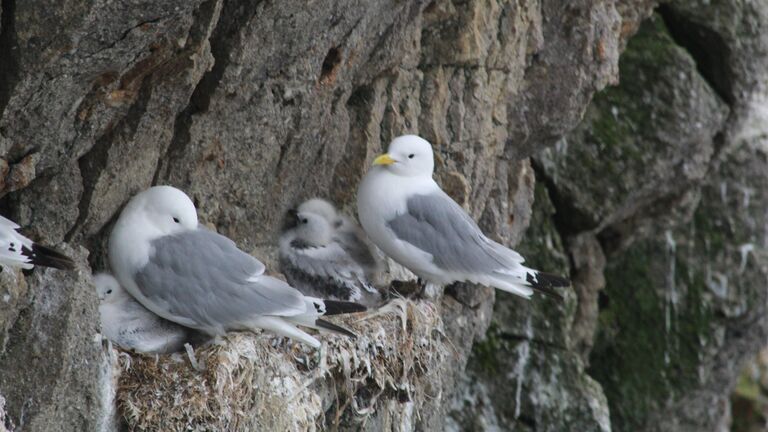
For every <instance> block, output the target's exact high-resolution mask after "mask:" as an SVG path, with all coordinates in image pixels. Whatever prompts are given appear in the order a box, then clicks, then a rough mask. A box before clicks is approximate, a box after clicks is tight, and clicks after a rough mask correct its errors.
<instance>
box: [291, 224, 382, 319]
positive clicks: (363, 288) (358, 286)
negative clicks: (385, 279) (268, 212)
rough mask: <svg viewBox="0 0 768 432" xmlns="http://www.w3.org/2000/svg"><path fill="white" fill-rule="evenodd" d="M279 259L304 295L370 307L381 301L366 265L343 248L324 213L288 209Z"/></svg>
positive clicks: (293, 284) (292, 283)
mask: <svg viewBox="0 0 768 432" xmlns="http://www.w3.org/2000/svg"><path fill="white" fill-rule="evenodd" d="M279 258H280V269H281V271H282V273H283V274H284V275H285V277H286V279H287V280H288V283H289V284H291V285H292V286H293V287H294V288H296V289H298V290H299V291H301V292H302V293H303V294H304V295H307V296H313V297H321V298H330V299H333V300H342V301H351V302H356V303H360V304H363V305H365V306H369V307H375V306H378V305H379V304H380V303H381V294H380V293H379V291H378V290H377V289H376V287H375V286H374V285H373V284H372V283H371V281H370V279H369V278H368V276H367V274H366V269H365V267H364V266H363V265H361V264H360V262H359V259H358V257H356V256H354V255H353V254H351V253H350V251H348V250H347V249H346V248H345V247H344V245H343V243H342V241H341V238H340V237H339V235H338V234H337V232H336V230H335V229H334V228H333V226H332V225H331V223H330V222H329V221H328V220H327V219H326V218H325V217H324V216H321V215H319V214H317V213H313V212H309V211H295V210H289V211H288V214H287V215H286V220H285V224H284V227H283V234H282V235H281V236H280V246H279Z"/></svg>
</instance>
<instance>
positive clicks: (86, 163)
mask: <svg viewBox="0 0 768 432" xmlns="http://www.w3.org/2000/svg"><path fill="white" fill-rule="evenodd" d="M151 81H152V76H151V75H150V76H148V77H145V78H144V81H143V82H142V84H141V88H140V90H139V95H138V97H137V98H136V101H134V103H133V104H132V105H131V107H130V108H129V109H128V112H127V113H126V115H125V117H124V118H123V119H122V120H121V121H120V123H118V124H117V125H116V126H115V127H114V128H112V129H110V130H109V131H108V132H107V133H105V134H104V135H102V136H101V137H99V138H98V139H97V140H96V143H95V144H94V145H93V147H92V148H91V149H90V150H89V151H88V153H86V154H84V155H83V156H82V157H81V158H80V159H79V160H78V165H79V166H80V173H81V175H82V179H83V195H82V197H81V198H80V203H79V204H78V210H79V213H78V216H77V221H76V222H75V224H74V226H73V227H72V229H71V230H70V231H69V232H68V233H67V234H66V236H65V237H64V238H65V241H67V242H69V241H71V240H72V238H73V237H74V236H75V235H76V234H77V233H78V232H79V230H80V227H81V226H82V225H83V223H84V222H85V220H86V219H87V218H88V213H89V212H88V209H89V207H90V205H91V199H92V198H93V193H94V191H95V189H96V183H97V182H98V180H99V178H100V177H101V173H102V171H103V170H104V169H105V167H106V166H107V163H108V161H109V151H110V149H111V148H112V145H113V144H114V142H115V140H116V139H118V136H120V135H125V136H128V137H131V136H133V135H134V134H135V133H136V129H137V128H138V126H139V122H140V121H141V118H142V116H143V115H144V113H145V112H146V110H147V104H148V103H149V99H150V98H151V97H152V85H151ZM126 141H130V139H126ZM89 246H90V245H89ZM89 249H92V248H89ZM91 258H93V257H91Z"/></svg>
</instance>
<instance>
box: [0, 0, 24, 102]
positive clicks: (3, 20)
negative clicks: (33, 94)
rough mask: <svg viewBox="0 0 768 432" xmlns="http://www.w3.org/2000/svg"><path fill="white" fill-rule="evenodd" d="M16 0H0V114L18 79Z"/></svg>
mask: <svg viewBox="0 0 768 432" xmlns="http://www.w3.org/2000/svg"><path fill="white" fill-rule="evenodd" d="M15 13H16V0H2V15H1V16H0V115H2V114H3V112H4V111H5V107H6V106H7V105H8V101H9V100H10V99H11V93H12V92H13V88H14V87H15V86H16V83H17V82H18V80H19V59H18V58H17V55H18V53H19V51H18V45H17V41H16V23H15Z"/></svg>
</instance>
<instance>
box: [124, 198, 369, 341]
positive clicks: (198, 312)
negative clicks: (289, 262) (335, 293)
mask: <svg viewBox="0 0 768 432" xmlns="http://www.w3.org/2000/svg"><path fill="white" fill-rule="evenodd" d="M109 260H110V264H111V266H112V270H113V272H114V274H115V277H116V278H117V280H118V281H119V282H120V284H121V285H122V286H123V287H124V288H125V289H126V290H127V291H128V292H129V293H130V294H131V295H132V296H133V297H134V298H135V299H136V300H138V301H139V303H141V304H142V305H144V306H145V307H146V308H147V309H149V310H150V311H152V312H154V313H155V314H157V315H159V316H161V317H163V318H165V319H167V320H169V321H173V322H175V323H178V324H181V325H183V326H186V327H191V328H194V329H198V330H201V331H203V332H205V333H207V334H210V335H222V334H224V333H226V332H227V331H230V330H254V329H257V328H261V329H265V330H269V331H272V332H274V333H277V334H279V335H282V336H288V337H291V338H294V339H298V340H300V341H302V342H304V343H306V344H308V345H311V346H313V347H315V348H317V347H319V346H320V341H318V340H317V339H315V338H314V337H312V336H310V335H309V334H307V333H305V332H303V331H302V330H300V329H298V328H297V327H296V325H297V324H298V325H302V326H305V327H311V328H315V329H320V330H328V331H332V332H336V333H341V334H345V335H347V336H354V334H352V333H351V332H350V331H349V330H346V329H344V328H342V327H339V326H337V325H334V324H332V323H330V322H327V321H324V320H322V319H320V316H322V315H333V314H339V313H351V312H361V311H363V310H365V307H364V306H361V305H358V304H355V303H348V302H336V301H330V300H327V301H326V300H321V299H316V298H312V297H306V296H304V295H302V294H301V293H300V292H299V291H297V290H296V289H295V288H293V287H291V286H290V285H288V284H287V283H285V282H283V281H281V280H279V279H276V278H273V277H270V276H267V275H265V274H264V270H265V268H264V264H262V263H261V262H260V261H258V260H257V259H256V258H254V257H252V256H251V255H249V254H247V253H245V252H243V251H241V250H240V249H238V248H237V246H236V245H235V243H234V242H233V241H232V240H230V239H229V238H227V237H224V236H222V235H220V234H217V233H215V232H212V231H209V230H207V229H205V228H202V227H199V226H198V223H197V211H196V210H195V206H194V204H193V203H192V201H191V200H190V199H189V197H188V196H187V195H186V194H184V192H182V191H180V190H178V189H176V188H173V187H170V186H156V187H152V188H150V189H148V190H146V191H144V192H142V193H140V194H138V195H136V196H135V197H133V199H131V201H130V202H129V203H128V204H127V205H126V207H125V209H123V212H122V213H121V214H120V217H119V218H118V220H117V223H116V224H115V227H114V228H113V230H112V234H111V236H110V239H109Z"/></svg>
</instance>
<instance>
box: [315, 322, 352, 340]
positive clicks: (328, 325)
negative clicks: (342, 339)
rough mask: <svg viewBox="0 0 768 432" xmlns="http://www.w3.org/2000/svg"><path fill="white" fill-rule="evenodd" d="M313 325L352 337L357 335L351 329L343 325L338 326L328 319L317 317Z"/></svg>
mask: <svg viewBox="0 0 768 432" xmlns="http://www.w3.org/2000/svg"><path fill="white" fill-rule="evenodd" d="M315 325H316V326H317V328H318V329H321V330H327V331H330V332H333V333H339V334H343V335H344V336H349V337H351V338H352V339H357V335H356V334H354V333H352V331H350V330H348V329H345V328H344V327H341V326H338V325H336V324H334V323H332V322H330V321H326V320H323V319H320V318H318V319H316V320H315Z"/></svg>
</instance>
